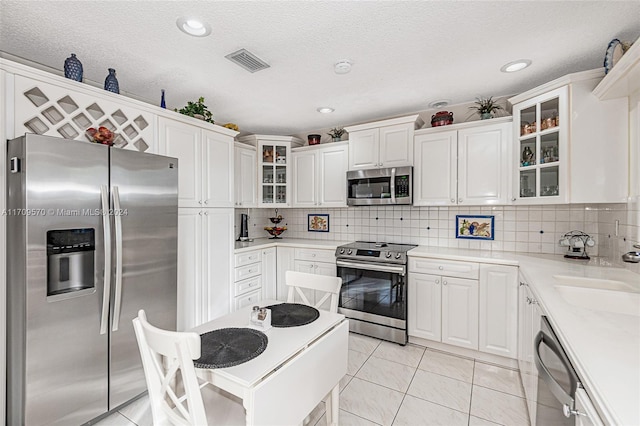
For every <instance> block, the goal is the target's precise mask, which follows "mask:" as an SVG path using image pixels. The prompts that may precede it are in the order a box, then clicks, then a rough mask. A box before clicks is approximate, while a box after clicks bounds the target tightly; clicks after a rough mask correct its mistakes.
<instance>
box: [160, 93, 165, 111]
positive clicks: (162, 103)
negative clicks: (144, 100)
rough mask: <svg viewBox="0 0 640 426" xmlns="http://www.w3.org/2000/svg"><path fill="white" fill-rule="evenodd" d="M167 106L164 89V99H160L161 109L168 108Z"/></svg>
mask: <svg viewBox="0 0 640 426" xmlns="http://www.w3.org/2000/svg"><path fill="white" fill-rule="evenodd" d="M166 107H167V104H166V102H165V101H164V89H162V98H160V108H166Z"/></svg>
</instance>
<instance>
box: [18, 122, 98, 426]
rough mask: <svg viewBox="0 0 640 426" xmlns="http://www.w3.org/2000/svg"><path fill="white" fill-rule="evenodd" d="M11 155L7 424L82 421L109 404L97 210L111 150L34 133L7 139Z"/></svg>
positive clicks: (79, 422) (74, 422) (48, 423)
mask: <svg viewBox="0 0 640 426" xmlns="http://www.w3.org/2000/svg"><path fill="white" fill-rule="evenodd" d="M11 158H16V160H14V162H13V163H14V168H13V171H9V172H8V173H7V178H8V179H7V182H8V188H7V189H8V207H9V209H10V211H12V212H14V213H15V214H11V215H8V216H7V234H8V239H7V240H8V241H7V258H8V261H7V273H8V274H7V278H8V279H7V296H8V300H7V321H8V324H7V335H8V336H7V337H8V345H7V349H8V354H7V367H8V368H7V403H8V406H7V408H8V410H7V416H8V417H7V424H10V425H20V424H26V425H44V424H47V425H51V424H55V425H71V424H81V423H84V422H86V421H88V420H91V419H92V418H94V417H96V416H99V415H100V414H102V413H104V412H105V411H106V410H107V390H108V388H107V386H108V382H107V377H108V376H107V365H108V363H107V349H108V341H107V338H108V334H107V333H105V334H102V335H101V334H100V314H101V310H102V303H103V276H104V264H105V262H104V253H105V252H104V246H103V244H104V239H103V236H104V229H103V224H102V217H101V216H100V215H96V214H94V213H95V212H96V211H98V210H99V209H100V207H101V198H100V188H101V185H103V186H104V188H105V189H106V185H107V183H108V150H107V149H106V147H104V146H100V145H95V144H90V143H88V142H78V141H69V140H64V139H60V138H52V137H46V136H38V135H27V136H25V137H22V138H18V139H16V140H13V141H10V142H9V151H8V159H9V160H10V159H11ZM47 242H49V247H47ZM107 302H108V299H107Z"/></svg>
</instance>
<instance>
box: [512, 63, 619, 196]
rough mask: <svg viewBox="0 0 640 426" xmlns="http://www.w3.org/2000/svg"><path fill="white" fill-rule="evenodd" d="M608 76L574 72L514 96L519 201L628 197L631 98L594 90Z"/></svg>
mask: <svg viewBox="0 0 640 426" xmlns="http://www.w3.org/2000/svg"><path fill="white" fill-rule="evenodd" d="M603 75H604V73H603V71H602V69H598V70H592V71H585V72H581V73H575V74H569V75H567V76H564V77H561V78H559V79H557V80H554V81H551V82H549V83H546V84H544V85H543V86H540V87H538V88H535V89H532V90H529V91H528V92H525V93H522V94H520V95H517V96H514V97H513V98H511V99H509V102H511V103H512V104H513V119H514V122H513V124H514V126H513V132H514V144H513V154H512V158H511V163H512V166H511V167H512V169H513V170H514V176H513V178H514V180H513V191H512V194H511V198H512V201H514V202H515V203H516V204H559V203H619V202H626V201H627V199H628V196H629V110H628V102H627V99H626V98H620V99H611V100H604V101H601V100H599V99H598V98H597V97H596V96H595V95H594V94H593V93H592V90H593V89H594V88H595V87H596V85H597V84H598V82H599V81H600V80H601V79H602V77H603Z"/></svg>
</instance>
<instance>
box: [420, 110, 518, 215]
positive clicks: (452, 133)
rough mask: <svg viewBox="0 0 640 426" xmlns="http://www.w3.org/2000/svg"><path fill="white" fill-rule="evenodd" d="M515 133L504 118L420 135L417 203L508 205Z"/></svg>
mask: <svg viewBox="0 0 640 426" xmlns="http://www.w3.org/2000/svg"><path fill="white" fill-rule="evenodd" d="M511 128H512V127H511V119H510V118H501V119H493V120H486V121H479V122H473V123H463V124H460V125H450V126H446V129H444V128H435V129H423V130H420V131H418V132H416V136H415V168H414V184H413V185H414V197H413V204H414V205H418V206H432V205H456V204H461V205H462V204H465V205H485V204H489V205H498V204H507V202H508V191H509V180H510V171H511V169H510V165H509V147H510V142H511Z"/></svg>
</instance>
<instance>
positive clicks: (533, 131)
mask: <svg viewBox="0 0 640 426" xmlns="http://www.w3.org/2000/svg"><path fill="white" fill-rule="evenodd" d="M568 90H569V89H568V87H567V86H564V87H561V88H559V89H556V90H552V91H550V92H547V93H545V94H543V95H540V96H537V97H535V98H532V99H529V100H527V101H525V102H522V103H520V104H516V105H514V106H513V119H514V128H515V132H516V135H515V138H514V141H516V142H515V144H514V155H513V157H512V158H513V164H514V167H515V169H514V170H515V172H514V177H515V181H514V183H513V196H512V201H513V202H515V203H516V204H557V203H565V202H567V201H568V194H567V192H568V185H567V165H568V161H567V155H568V152H569V150H568V146H567V144H568V130H567V129H568V120H569V117H568V110H569V105H568Z"/></svg>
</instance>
